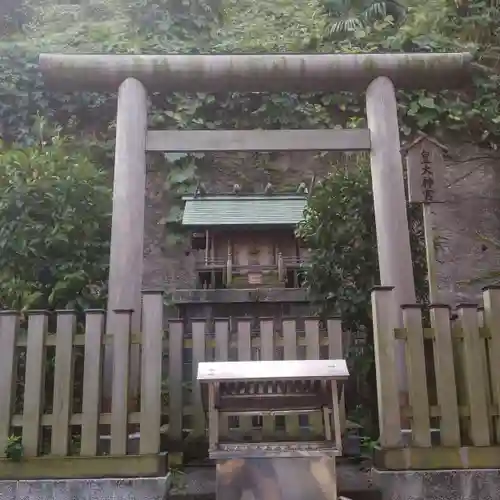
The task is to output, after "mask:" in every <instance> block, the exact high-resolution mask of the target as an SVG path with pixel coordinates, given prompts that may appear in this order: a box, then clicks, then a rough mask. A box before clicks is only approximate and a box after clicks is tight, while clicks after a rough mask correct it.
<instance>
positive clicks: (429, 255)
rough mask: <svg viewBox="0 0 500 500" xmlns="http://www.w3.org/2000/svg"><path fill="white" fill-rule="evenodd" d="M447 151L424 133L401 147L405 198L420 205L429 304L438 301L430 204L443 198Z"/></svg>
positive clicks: (441, 200)
mask: <svg viewBox="0 0 500 500" xmlns="http://www.w3.org/2000/svg"><path fill="white" fill-rule="evenodd" d="M446 151H447V148H446V147H445V146H443V145H442V144H440V143H439V142H437V141H436V140H434V139H431V138H430V137H428V136H426V135H423V134H422V135H420V136H419V137H418V138H417V139H416V140H414V141H413V142H412V143H410V144H409V145H407V146H405V147H404V148H403V154H405V155H406V169H407V180H408V201H409V202H410V203H417V204H420V205H422V215H423V223H424V236H425V251H426V259H427V274H428V278H427V280H428V283H429V302H430V303H431V304H437V303H438V302H439V291H438V284H437V276H436V245H435V241H434V234H435V233H434V220H433V219H434V217H433V212H432V206H433V204H435V203H441V202H443V201H444V163H443V153H444V152H446Z"/></svg>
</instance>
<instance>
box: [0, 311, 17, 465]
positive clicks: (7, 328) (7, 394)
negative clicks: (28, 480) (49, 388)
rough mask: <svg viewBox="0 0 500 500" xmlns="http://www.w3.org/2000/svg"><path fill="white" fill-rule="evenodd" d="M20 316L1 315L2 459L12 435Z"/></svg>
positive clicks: (0, 409) (0, 397)
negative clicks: (11, 423) (11, 424)
mask: <svg viewBox="0 0 500 500" xmlns="http://www.w3.org/2000/svg"><path fill="white" fill-rule="evenodd" d="M18 329H19V314H18V313H17V312H15V311H2V312H1V313H0V458H1V457H4V456H5V452H4V450H5V446H6V445H7V441H8V438H9V435H10V419H11V414H12V407H13V404H14V396H15V391H16V388H15V380H16V378H15V367H16V364H15V359H16V335H17V332H18Z"/></svg>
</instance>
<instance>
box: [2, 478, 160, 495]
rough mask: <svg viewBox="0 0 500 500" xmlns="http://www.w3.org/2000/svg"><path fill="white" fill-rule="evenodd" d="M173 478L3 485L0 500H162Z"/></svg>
mask: <svg viewBox="0 0 500 500" xmlns="http://www.w3.org/2000/svg"><path fill="white" fill-rule="evenodd" d="M169 488H170V477H169V476H167V477H158V478H135V479H69V480H64V481H42V480H40V481H36V480H33V481H18V482H15V481H0V500H163V499H164V498H167V496H168V491H169Z"/></svg>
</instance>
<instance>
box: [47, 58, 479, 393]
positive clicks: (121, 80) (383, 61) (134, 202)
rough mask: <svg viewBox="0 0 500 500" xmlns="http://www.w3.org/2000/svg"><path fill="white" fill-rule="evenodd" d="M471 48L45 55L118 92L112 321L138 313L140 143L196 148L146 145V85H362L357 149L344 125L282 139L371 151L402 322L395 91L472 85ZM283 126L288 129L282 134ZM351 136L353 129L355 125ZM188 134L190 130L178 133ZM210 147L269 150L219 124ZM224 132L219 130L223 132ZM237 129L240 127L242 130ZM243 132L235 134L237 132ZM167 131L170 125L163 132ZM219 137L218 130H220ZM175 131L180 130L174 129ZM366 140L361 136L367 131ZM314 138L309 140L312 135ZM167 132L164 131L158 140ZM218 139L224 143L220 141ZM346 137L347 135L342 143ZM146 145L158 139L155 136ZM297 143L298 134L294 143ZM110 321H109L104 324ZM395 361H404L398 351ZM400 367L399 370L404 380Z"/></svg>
mask: <svg viewBox="0 0 500 500" xmlns="http://www.w3.org/2000/svg"><path fill="white" fill-rule="evenodd" d="M471 60H472V57H471V55H470V54H428V53H423V54H310V55H309V54H308V55H298V54H267V55H159V56H153V55H146V56H140V55H116V56H114V55H60V54H42V55H41V56H40V67H41V70H42V73H43V75H44V78H45V81H46V83H47V84H48V85H49V86H51V87H53V88H58V89H66V90H71V91H74V90H78V89H82V90H93V91H104V92H116V91H117V90H118V95H119V97H118V113H117V141H116V152H115V177H114V179H115V180H114V202H113V230H112V237H111V256H110V278H109V302H108V309H109V311H110V313H109V314H110V315H111V316H110V318H109V319H110V321H111V322H112V316H113V314H112V312H113V310H115V309H133V310H134V318H133V322H134V324H135V325H138V324H139V323H138V322H139V319H138V318H139V317H140V289H141V283H142V258H143V255H142V253H143V240H144V201H145V200H144V198H145V188H144V186H145V171H146V161H145V152H146V150H156V151H157V150H160V151H161V150H169V151H174V150H177V151H179V150H182V151H194V150H196V144H195V143H196V141H194V140H188V139H186V138H185V136H184V139H183V146H182V147H180V146H179V149H176V146H175V145H174V146H173V147H172V142H173V139H172V136H170V140H169V141H167V142H168V144H169V145H168V147H167V146H165V147H164V148H163V149H162V147H161V145H160V146H158V144H154V145H151V147H148V139H147V138H148V132H147V130H146V90H145V89H147V90H148V91H149V92H224V91H238V92H283V91H284V92H286V91H292V92H315V91H317V92H335V91H358V92H363V91H366V108H367V118H368V129H369V140H368V144H366V141H365V139H363V138H362V137H361V136H360V137H361V139H362V140H361V143H360V144H359V147H357V146H353V141H352V140H351V139H352V137H354V135H352V134H351V135H350V136H349V137H350V139H349V140H347V139H346V137H347V135H348V134H346V132H347V131H343V132H344V134H343V135H342V136H340V135H333V134H334V133H335V131H331V132H332V136H331V138H332V141H333V142H335V141H336V143H335V145H333V143H328V142H325V140H323V142H322V140H321V138H319V139H318V137H319V136H320V135H321V134H323V135H321V137H325V136H324V132H325V131H321V133H320V132H319V131H317V135H316V139H314V133H312V131H307V132H306V131H304V133H303V135H304V142H305V143H306V142H308V141H307V140H306V136H307V137H308V138H309V142H308V143H307V144H303V145H300V144H297V141H296V140H294V141H290V140H288V142H287V141H286V140H284V141H283V142H282V143H281V144H283V143H287V144H288V145H289V147H288V146H287V149H290V150H314V149H316V150H318V149H323V150H346V149H349V150H369V151H370V152H371V171H372V182H373V200H374V207H375V222H376V232H377V245H378V258H379V267H380V284H381V285H385V286H392V287H394V294H393V295H394V325H395V326H399V324H400V322H401V318H400V314H399V313H398V311H399V306H400V305H401V304H405V303H414V302H415V287H414V279H413V267H412V259H411V253H410V238H409V228H408V219H407V215H406V199H405V191H404V183H403V165H402V160H401V154H400V142H399V127H398V121H397V109H396V96H395V88H399V89H405V90H411V89H432V90H441V89H445V88H446V89H450V88H451V87H453V88H457V87H460V86H463V85H464V84H466V83H468V81H469V80H470V74H471V64H470V63H471ZM280 132H283V133H285V134H286V133H287V132H290V131H280ZM352 132H353V133H355V131H352ZM183 133H185V134H190V133H192V131H184V132H183ZM210 133H212V134H214V135H213V136H212V137H213V141H212V142H210V144H211V146H210V149H209V150H211V151H216V150H223V151H243V150H246V151H249V150H254V151H255V150H260V151H263V150H275V149H274V146H272V145H269V146H266V145H264V143H263V142H264V141H262V140H259V141H256V142H257V143H258V144H257V143H256V142H255V141H254V143H253V144H250V145H249V144H248V141H247V142H246V143H245V141H236V144H235V143H234V141H233V142H231V141H229V142H231V144H229V143H228V142H227V141H226V143H225V144H224V145H223V146H221V142H224V140H226V139H227V134H228V133H230V132H224V133H225V134H226V135H225V136H222V135H221V132H220V131H210ZM224 133H223V134H224ZM241 133H242V132H241ZM241 133H240V134H241ZM160 134H166V135H167V136H168V135H169V134H170V132H161V133H160ZM217 134H218V135H217ZM176 137H179V138H180V137H181V136H179V135H178V136H176ZM363 137H365V136H363ZM311 138H313V139H311ZM163 139H164V137H163ZM223 139H224V140H223ZM346 141H347V142H346ZM151 142H152V143H153V142H155V141H151ZM299 142H300V141H299ZM109 327H110V325H109V324H108V329H109ZM398 357H399V360H400V361H399V362H400V363H404V356H403V353H402V352H400V353H399V356H398ZM403 374H404V370H403V371H402V372H400V373H399V374H398V375H396V374H395V376H398V377H399V379H400V380H403V382H402V385H403V386H404V376H403Z"/></svg>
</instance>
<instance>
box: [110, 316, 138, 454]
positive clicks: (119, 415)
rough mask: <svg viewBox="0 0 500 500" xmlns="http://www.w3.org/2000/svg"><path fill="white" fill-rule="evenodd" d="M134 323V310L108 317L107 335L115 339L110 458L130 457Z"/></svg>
mask: <svg viewBox="0 0 500 500" xmlns="http://www.w3.org/2000/svg"><path fill="white" fill-rule="evenodd" d="M131 320H132V311H131V310H123V309H115V310H114V311H112V313H111V314H110V315H109V321H110V323H111V324H108V333H111V334H112V335H113V382H112V391H111V455H126V454H127V444H128V396H129V393H128V386H129V366H130V333H131Z"/></svg>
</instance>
